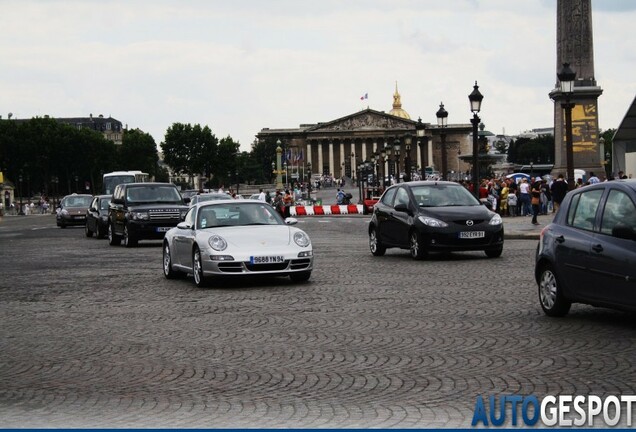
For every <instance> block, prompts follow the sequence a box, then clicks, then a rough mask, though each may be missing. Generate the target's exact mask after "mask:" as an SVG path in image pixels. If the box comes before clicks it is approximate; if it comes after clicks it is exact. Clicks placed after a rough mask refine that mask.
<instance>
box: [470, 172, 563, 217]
mask: <svg viewBox="0 0 636 432" xmlns="http://www.w3.org/2000/svg"><path fill="white" fill-rule="evenodd" d="M567 191H568V184H567V182H566V181H565V179H564V177H563V174H559V176H558V177H557V178H556V179H555V180H553V181H550V182H547V181H546V180H544V179H543V178H542V177H534V178H530V180H528V179H527V178H523V179H521V180H520V181H519V182H518V183H517V181H515V179H513V178H505V177H504V178H494V179H485V180H483V181H482V183H481V185H480V187H479V198H480V199H484V200H488V201H489V202H490V203H491V206H492V209H493V210H494V211H496V212H497V213H499V214H500V215H501V216H508V217H515V216H532V220H531V223H532V224H534V225H538V224H539V222H538V220H537V216H539V215H541V214H543V215H546V214H548V213H554V212H556V210H557V209H558V208H559V205H560V204H561V202H562V201H563V198H565V194H566V193H567Z"/></svg>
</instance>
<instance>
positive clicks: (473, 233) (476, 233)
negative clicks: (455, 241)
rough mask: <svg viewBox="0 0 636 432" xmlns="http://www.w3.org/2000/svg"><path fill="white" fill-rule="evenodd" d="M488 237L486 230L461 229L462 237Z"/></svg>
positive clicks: (460, 236)
mask: <svg viewBox="0 0 636 432" xmlns="http://www.w3.org/2000/svg"><path fill="white" fill-rule="evenodd" d="M484 237H486V232H485V231H461V232H460V233H459V238H460V239H473V238H484Z"/></svg>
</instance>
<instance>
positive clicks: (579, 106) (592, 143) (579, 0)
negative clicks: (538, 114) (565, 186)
mask: <svg viewBox="0 0 636 432" xmlns="http://www.w3.org/2000/svg"><path fill="white" fill-rule="evenodd" d="M556 42H557V64H556V72H557V73H558V72H559V71H560V70H561V67H562V66H563V63H569V64H570V68H571V69H572V70H574V72H576V79H575V83H574V94H573V95H572V96H571V97H570V102H573V103H574V104H575V105H574V108H573V110H572V143H573V152H574V169H583V170H585V171H586V175H587V177H588V178H589V175H590V172H594V173H595V174H596V175H597V176H598V177H599V178H601V177H605V170H604V168H603V164H602V163H601V161H602V160H604V159H605V156H604V155H603V154H601V153H603V152H604V150H603V149H602V148H600V145H599V138H600V136H599V128H598V97H599V96H600V95H601V94H602V93H603V90H602V89H601V88H600V87H599V86H598V85H597V84H596V78H595V77H594V44H593V40H592V5H591V0H557V41H556ZM555 76H556V74H555ZM550 98H552V99H553V100H554V153H555V160H554V169H553V170H552V173H553V174H554V175H557V174H563V175H566V167H567V163H566V144H565V143H566V141H565V140H566V134H565V131H566V129H565V128H566V125H565V115H564V111H563V109H562V107H561V103H563V102H564V101H565V97H564V95H563V94H562V93H561V90H560V85H559V83H558V82H557V83H556V85H555V88H554V90H552V91H551V92H550Z"/></svg>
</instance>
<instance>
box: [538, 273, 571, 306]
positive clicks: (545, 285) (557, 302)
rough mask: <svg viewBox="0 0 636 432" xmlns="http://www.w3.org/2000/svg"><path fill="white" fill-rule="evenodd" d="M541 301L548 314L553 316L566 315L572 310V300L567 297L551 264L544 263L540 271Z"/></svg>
mask: <svg viewBox="0 0 636 432" xmlns="http://www.w3.org/2000/svg"><path fill="white" fill-rule="evenodd" d="M538 283H539V301H540V302H541V308H542V309H543V312H545V314H546V315H548V316H552V317H562V316H565V315H566V314H567V313H568V312H569V311H570V306H572V302H570V301H569V300H568V299H566V298H565V296H564V295H563V289H562V288H561V283H560V282H559V279H558V278H557V275H556V273H555V272H554V269H553V267H552V266H551V265H544V266H543V267H542V268H541V270H540V273H539V280H538Z"/></svg>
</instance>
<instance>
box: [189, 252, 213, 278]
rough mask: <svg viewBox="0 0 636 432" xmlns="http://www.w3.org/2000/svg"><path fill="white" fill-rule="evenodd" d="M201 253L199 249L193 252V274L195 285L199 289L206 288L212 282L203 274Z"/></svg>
mask: <svg viewBox="0 0 636 432" xmlns="http://www.w3.org/2000/svg"><path fill="white" fill-rule="evenodd" d="M201 260H202V257H201V251H200V250H199V248H198V247H195V248H194V251H193V252H192V274H193V275H194V283H195V284H196V286H198V287H199V288H205V287H207V286H209V285H210V281H209V280H208V278H207V277H206V276H205V275H204V274H203V263H202V261H201Z"/></svg>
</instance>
